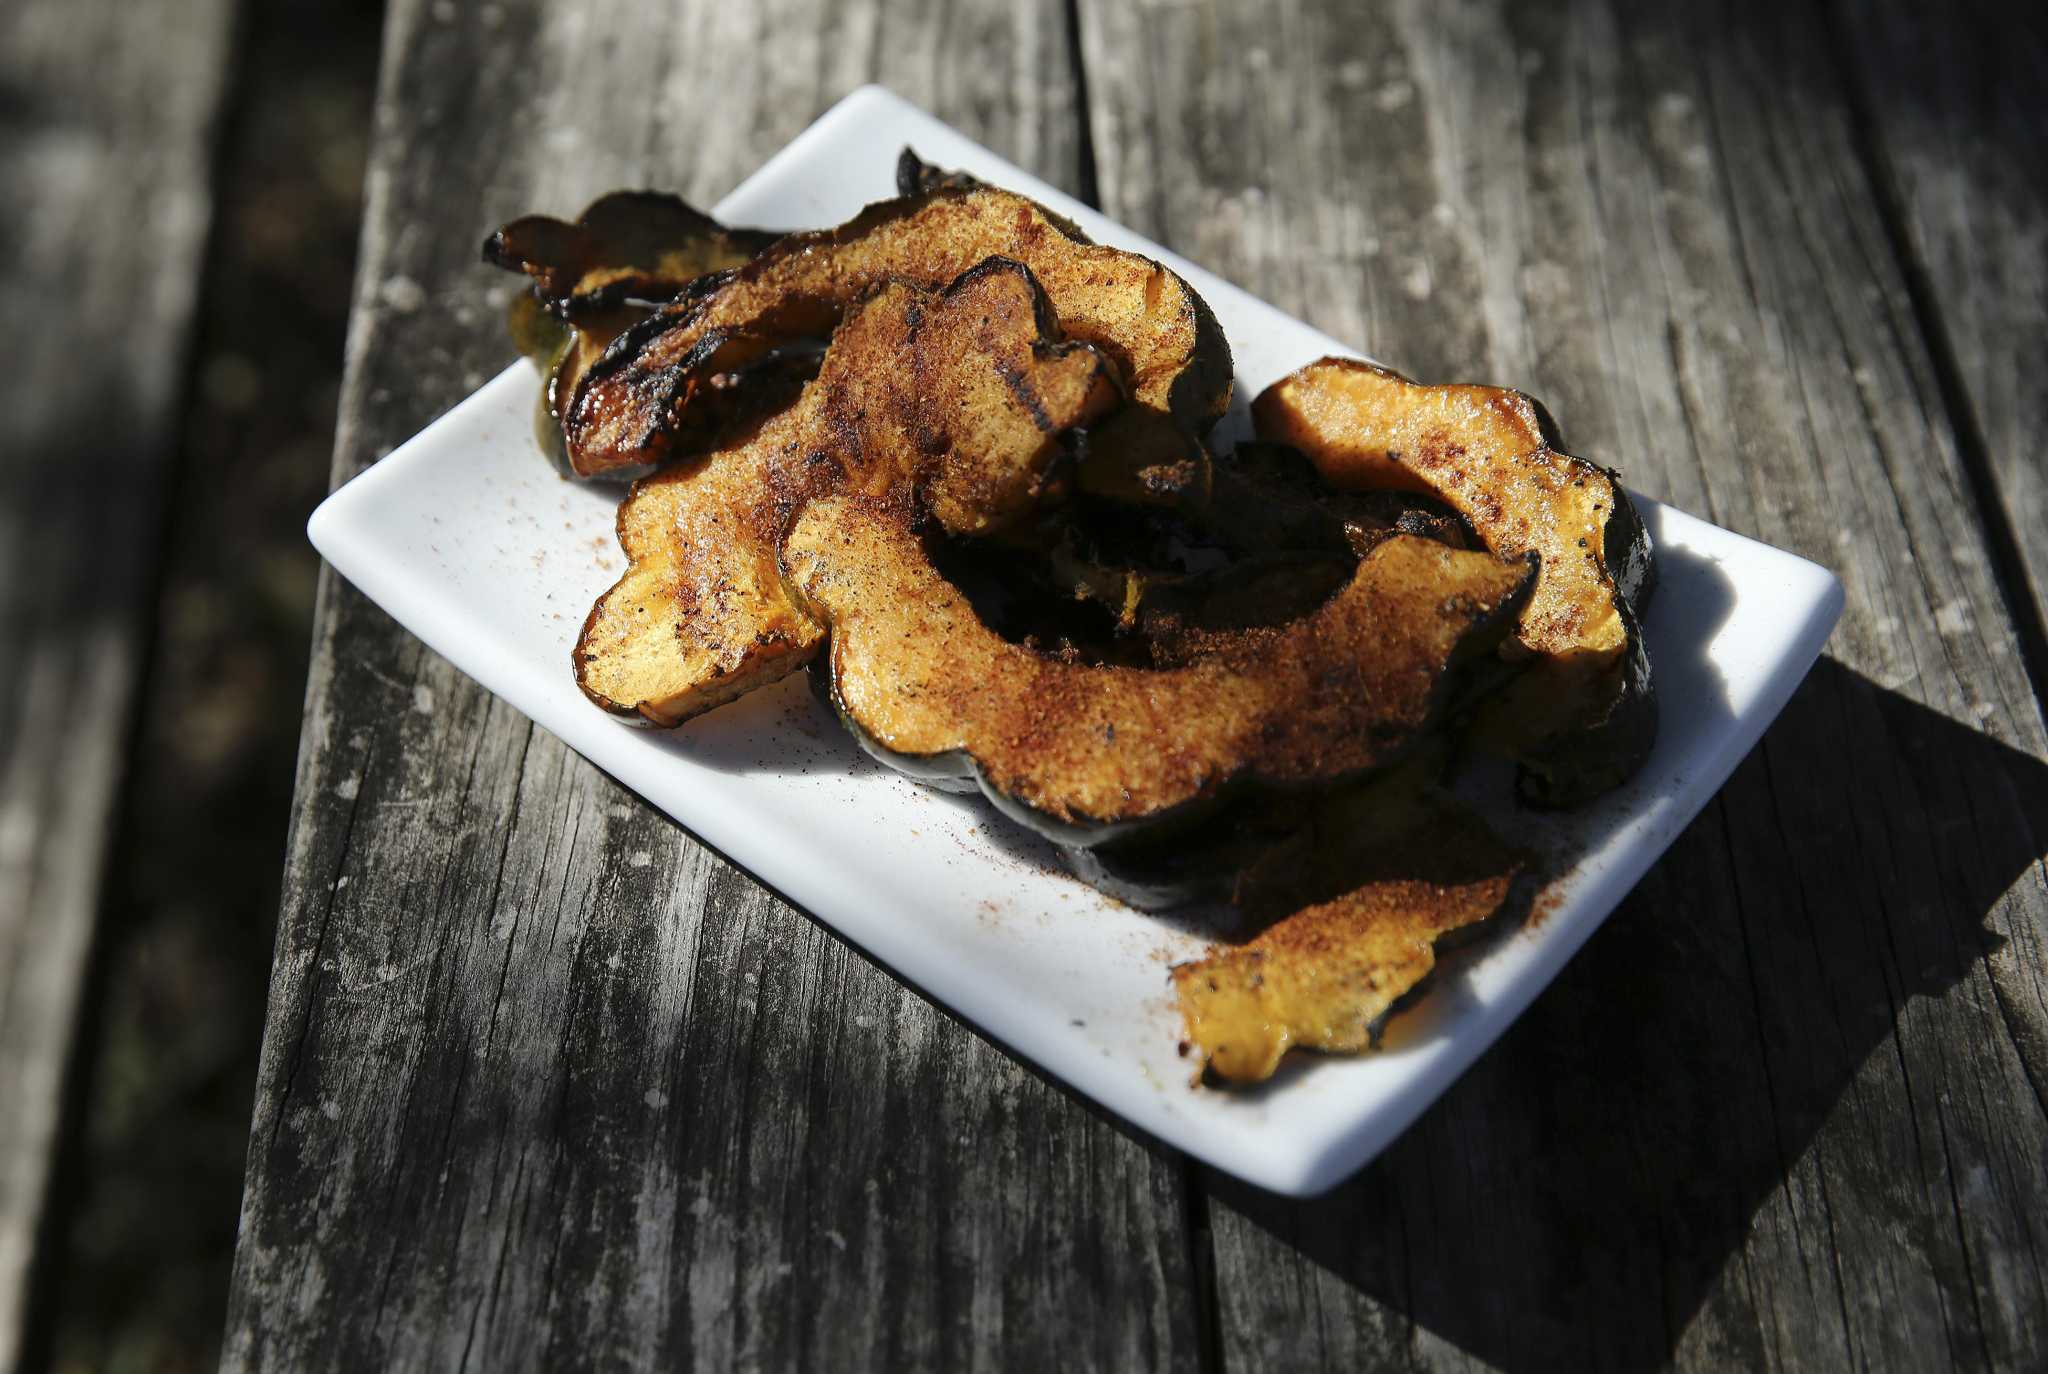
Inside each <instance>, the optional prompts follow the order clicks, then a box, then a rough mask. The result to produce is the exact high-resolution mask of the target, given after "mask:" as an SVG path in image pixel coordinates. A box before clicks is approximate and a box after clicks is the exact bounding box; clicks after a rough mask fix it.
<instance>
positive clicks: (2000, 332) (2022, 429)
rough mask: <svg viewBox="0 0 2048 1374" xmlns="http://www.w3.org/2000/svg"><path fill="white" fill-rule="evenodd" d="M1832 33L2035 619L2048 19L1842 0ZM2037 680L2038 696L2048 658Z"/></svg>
mask: <svg viewBox="0 0 2048 1374" xmlns="http://www.w3.org/2000/svg"><path fill="white" fill-rule="evenodd" d="M1834 28H1835V32H1836V35H1837V38H1838V42H1839V43H1840V45H1841V46H1842V47H1843V49H1844V50H1845V54H1846V56H1845V60H1846V62H1847V63H1848V65H1849V67H1850V69H1851V77H1852V80H1853V82H1854V84H1855V86H1856V88H1857V93H1858V94H1859V96H1860V99H1859V101H1858V108H1859V110H1860V111H1861V112H1862V117H1863V119H1864V120H1865V121H1866V122H1867V125H1868V129H1867V136H1868V138H1869V141H1870V147H1871V154H1872V156H1873V157H1874V158H1875V160H1876V163H1877V166H1876V169H1875V170H1876V174H1877V179H1878V183H1879V190H1880V193H1881V194H1883V195H1884V197H1885V200H1886V208H1887V210H1888V211H1889V212H1890V213H1891V214H1893V215H1894V216H1896V218H1897V222H1898V226H1899V229H1900V230H1901V232H1902V234H1903V236H1904V238H1905V252H1906V254H1907V257H1908V263H1909V266H1910V268H1911V269H1912V270H1913V271H1914V272H1915V274H1916V276H1915V285H1916V286H1917V288H1918V290H1919V292H1920V293H1921V298H1922V313H1923V314H1924V315H1930V314H1931V316H1932V318H1931V319H1930V320H1929V321H1928V323H1929V325H1930V326H1931V328H1930V332H1931V333H1932V334H1933V335H1934V337H1933V338H1932V339H1931V340H1930V343H1931V345H1932V347H1933V348H1934V349H1935V351H1936V358H1937V362H1938V363H1939V364H1941V365H1942V366H1944V367H1945V368H1946V369H1947V370H1948V371H1949V373H1950V376H1949V377H1948V378H1946V379H1945V380H1947V381H1948V383H1949V385H1950V386H1951V387H1953V388H1954V389H1955V393H1956V394H1954V395H1952V396H1950V397H1949V398H1948V400H1949V403H1950V408H1951V410H1952V411H1955V412H1957V413H1956V416H1955V418H1956V420H1957V422H1958V426H1959V428H1960V429H1961V430H1962V431H1963V437H1964V440H1965V443H1966V445H1967V446H1968V447H1970V448H1973V449H1976V450H1978V452H1977V453H1976V454H1972V455H1970V456H1973V457H1976V458H1978V460H1979V461H1981V462H1983V463H1984V464H1985V466H1986V467H1987V468H1988V469H1989V472H1990V475H1991V477H1992V478H1993V479H1994V480H1995V481H1996V483H1997V488H1998V494H1999V496H2000V498H2002V501H2003V504H2004V507H2005V512H2006V515H2007V517H2008V519H2009V520H2010V522H2011V527H2012V530H2013V532H2014V533H2015V535H2016V536H2017V543H2018V546H2019V552H2020V554H2021V556H2022V558H2023V559H2024V565H2025V567H2024V571H2025V573H2026V575H2027V581H2028V582H2029V583H2030V585H2031V587H2032V592H2033V597H2034V601H2035V605H2034V609H2033V615H2034V616H2035V617H2037V618H2038V617H2040V616H2041V615H2042V614H2043V610H2044V608H2048V469H2044V467H2043V464H2042V462H2041V456H2040V449H2041V437H2042V435H2043V433H2044V432H2048V388H2044V387H2043V385H2042V378H2043V377H2044V376H2048V185H2044V184H2043V182H2042V179H2041V174H2040V171H2039V169H2040V168H2042V167H2044V166H2048V10H2044V9H2043V8H2042V7H2041V6H2039V5H2013V4H2004V3H2001V2H2000V0H1968V2H1967V3H1960V4H1953V5H1944V6H1941V7H1939V8H1938V9H1934V8H1929V7H1926V6H1920V5H1910V4H1904V3H1899V2H1898V0H1885V3H1874V4H1857V5H1844V4H1841V3H1839V2H1838V3H1836V4H1835V6H1834ZM2018 581H2019V579H2018V578H2015V582H2016V583H2017V582H2018ZM2032 651H2033V652H2035V653H2036V654H2043V653H2048V645H2037V646H2035V647H2034V648H2033V650H2032ZM2034 672H2035V677H2036V688H2037V690H2038V689H2039V688H2040V687H2041V686H2043V685H2044V684H2043V681H2042V674H2043V673H2044V672H2048V662H2043V661H2040V660H2038V659H2037V661H2036V663H2035V665H2034Z"/></svg>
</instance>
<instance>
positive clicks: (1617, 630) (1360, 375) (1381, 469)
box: [1252, 358, 1657, 806]
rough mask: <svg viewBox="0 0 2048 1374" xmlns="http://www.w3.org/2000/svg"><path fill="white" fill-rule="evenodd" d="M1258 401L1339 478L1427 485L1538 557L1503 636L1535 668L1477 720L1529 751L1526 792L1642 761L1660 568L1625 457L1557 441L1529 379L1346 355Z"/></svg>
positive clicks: (1554, 798) (1372, 484) (1589, 791)
mask: <svg viewBox="0 0 2048 1374" xmlns="http://www.w3.org/2000/svg"><path fill="white" fill-rule="evenodd" d="M1252 417H1253V421H1254V424H1255V425H1256V426H1257V429H1258V432H1259V434H1260V436H1261V437H1263V438H1268V439H1275V440H1280V441H1283V442H1286V443H1289V444H1292V445H1294V446H1295V447H1297V448H1299V449H1301V450H1302V451H1303V452H1305V453H1306V454H1307V455H1308V456H1309V458H1310V459H1311V460H1312V461H1313V462H1314V463H1315V466H1316V469H1317V471H1319V472H1320V473H1321V474H1322V475H1323V478H1324V480H1326V481H1327V482H1329V483H1330V484H1331V485H1333V486H1337V487H1342V488H1347V489H1354V490H1372V489H1397V490H1410V491H1419V492H1425V493H1428V494H1430V495H1432V496H1435V497H1437V498H1438V499H1440V500H1442V501H1444V502H1445V503H1446V504H1448V505H1449V506H1450V507H1451V508H1452V509H1454V510H1455V511H1457V513H1458V514H1459V515H1460V516H1462V517H1463V518H1464V519H1465V520H1466V521H1467V522H1468V523H1469V524H1470V525H1471V527H1472V529H1473V531H1474V532H1475V533H1476V534H1477V536H1478V538H1479V539H1480V541H1481V542H1482V543H1484V544H1485V545H1486V547H1488V548H1490V549H1492V550H1493V551H1494V552H1495V553H1498V554H1501V555H1503V556H1521V555H1525V554H1535V555H1537V556H1538V557H1540V558H1541V560H1542V573H1541V575H1540V577H1539V579H1538V581H1537V585H1536V590H1535V592H1534V593H1533V594H1532V595H1531V596H1530V598H1529V603H1528V605H1527V607H1526V608H1524V610H1523V612H1522V619H1521V623H1520V625H1518V626H1517V627H1516V633H1515V638H1514V640H1513V642H1512V643H1511V644H1510V645H1509V646H1508V648H1507V650H1506V653H1507V654H1509V655H1510V656H1515V657H1520V658H1522V659H1525V660H1527V669H1526V671H1525V672H1523V673H1522V674H1521V676H1520V677H1519V678H1518V679H1517V681H1516V682H1515V683H1514V684H1512V685H1511V686H1510V687H1508V688H1507V689H1506V690H1505V691H1504V692H1503V693H1502V694H1501V696H1500V697H1499V698H1498V699H1497V700H1496V702H1495V703H1494V704H1493V705H1492V706H1491V707H1490V708H1489V710H1488V711H1487V713H1486V717H1485V719H1484V720H1483V721H1482V722H1481V723H1480V726H1479V730H1480V733H1481V734H1482V736H1484V737H1486V738H1489V739H1491V740H1492V741H1494V742H1496V743H1498V744H1501V745H1502V746H1504V747H1505V748H1507V750H1508V751H1509V752H1511V753H1513V754H1514V755H1515V756H1516V757H1517V758H1518V759H1519V760H1520V762H1521V764H1522V772H1521V779H1520V787H1521V791H1522V794H1523V796H1524V798H1525V799H1526V800H1529V801H1531V802H1534V803H1537V804H1542V805H1553V806H1564V805H1571V804H1573V803H1576V802H1579V801H1583V800H1585V799H1587V798H1589V797H1592V796H1594V795H1597V794H1598V793H1600V792H1603V791H1605V790H1607V789H1608V788H1611V787H1614V786H1616V785H1618V784H1619V783H1621V782H1622V781H1624V780H1626V779H1627V778H1628V777H1629V776H1630V775H1631V774H1632V773H1634V771H1635V770H1636V769H1637V768H1638V767H1640V766H1641V764H1642V761H1643V759H1644V758H1645V757H1646V756H1647V755H1648V753H1649V749H1650V745H1651V743H1652V741H1653V740H1654V739H1655V736H1656V728H1657V713H1656V696H1655V694H1654V692H1653V690H1652V687H1651V681H1650V662H1649V656H1648V653H1647V651H1646V649H1645V648H1644V645H1643V637H1642V630H1641V627H1640V625H1639V624H1638V621H1637V614H1638V612H1639V611H1640V610H1641V608H1642V606H1643V605H1644V604H1645V602H1646V600H1647V598H1648V596H1649V594H1650V591H1651V588H1652V586H1653V583H1654V570H1653V564H1652V557H1651V549H1650V541H1649V537H1648V535H1647V534H1646V533H1645V531H1644V529H1643V526H1642V522H1641V520H1640V519H1639V518H1638V517H1637V515H1636V511H1635V507H1634V505H1633V503H1632V502H1631V501H1630V500H1629V497H1628V493H1627V492H1626V491H1625V490H1623V488H1622V486H1621V483H1620V482H1619V481H1617V480H1616V479H1615V476H1614V474H1613V473H1611V472H1607V471H1604V470H1603V469H1600V468H1598V467H1595V466H1594V465H1593V464H1591V463H1588V462H1586V461H1584V460H1583V459H1579V458H1574V457H1571V456H1570V455H1568V454H1565V453H1561V452H1559V451H1558V450H1557V449H1556V448H1555V447H1554V446H1553V445H1552V443H1551V442H1550V439H1551V436H1550V434H1549V433H1548V429H1547V426H1546V425H1545V423H1544V420H1543V418H1542V416H1541V414H1540V412H1539V411H1538V410H1537V408H1536V406H1535V404H1534V403H1533V402H1532V401H1531V400H1530V399H1529V398H1528V397H1526V396H1524V395H1522V394H1521V393H1519V392H1514V391H1505V390H1502V389H1500V388H1497V387H1487V386H1423V385H1420V384H1418V383H1415V382H1411V381H1409V380H1408V379H1407V378H1405V377H1402V376H1400V375H1399V374H1398V373H1394V372H1389V371H1387V370H1386V369H1384V368H1380V367H1375V366H1373V365H1371V364H1369V363H1362V362H1356V361H1351V360H1347V359H1340V358H1326V359H1324V360H1323V361H1321V362H1318V363H1312V364H1310V365H1309V366H1308V367H1305V368H1303V369H1301V370H1300V371H1299V372H1296V373H1294V374H1292V375H1291V376H1288V377H1285V378H1283V379H1281V380H1280V381H1278V382H1276V383H1274V384H1273V385H1272V386H1271V387H1269V388H1268V389H1267V390H1266V391H1265V392H1264V393H1262V394H1261V395H1260V396H1259V397H1258V399H1257V400H1256V401H1255V402H1253V405H1252Z"/></svg>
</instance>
